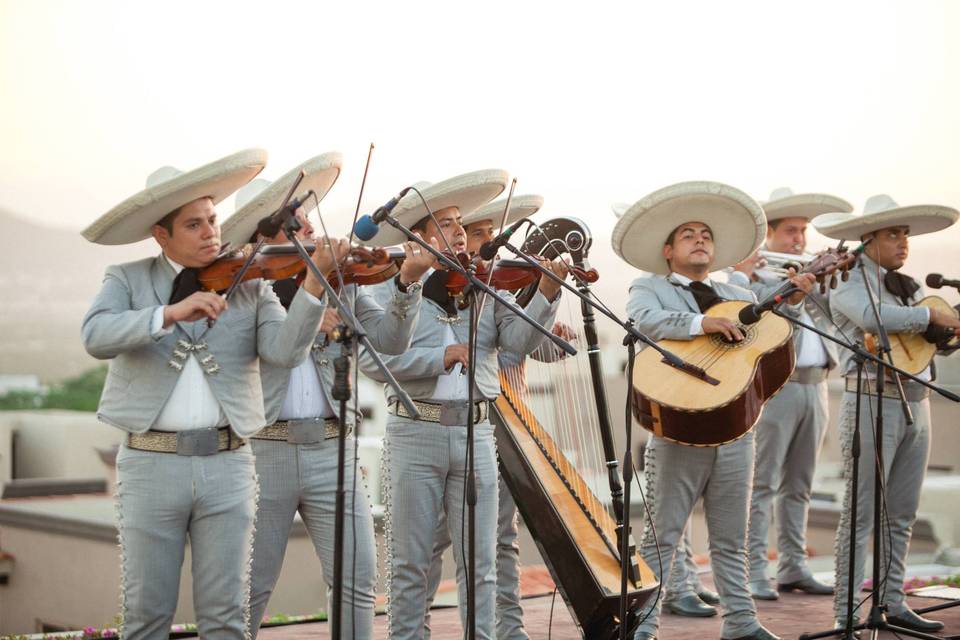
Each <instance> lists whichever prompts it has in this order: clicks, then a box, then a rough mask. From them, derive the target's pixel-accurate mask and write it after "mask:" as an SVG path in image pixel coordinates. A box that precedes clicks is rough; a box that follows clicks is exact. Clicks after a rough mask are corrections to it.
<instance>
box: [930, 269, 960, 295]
mask: <svg viewBox="0 0 960 640" xmlns="http://www.w3.org/2000/svg"><path fill="white" fill-rule="evenodd" d="M926 282H927V286H928V287H930V288H931V289H939V288H940V287H953V288H955V289H957V290H958V291H960V280H950V279H949V278H944V277H943V276H942V275H940V274H939V273H931V274H930V275H928V276H927V280H926Z"/></svg>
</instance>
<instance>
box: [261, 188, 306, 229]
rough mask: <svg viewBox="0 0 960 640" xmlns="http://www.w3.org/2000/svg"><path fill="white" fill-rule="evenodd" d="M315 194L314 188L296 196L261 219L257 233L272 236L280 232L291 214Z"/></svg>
mask: <svg viewBox="0 0 960 640" xmlns="http://www.w3.org/2000/svg"><path fill="white" fill-rule="evenodd" d="M313 195H315V194H314V191H313V189H311V190H310V191H307V192H306V193H305V194H303V195H302V196H300V197H298V198H294V199H293V200H291V201H290V202H288V203H287V205H286V206H285V207H281V208H280V209H277V210H276V211H274V212H273V213H272V214H270V215H269V216H267V217H266V218H263V219H261V220H260V222H258V223H257V233H259V234H260V235H261V236H263V237H264V238H272V237H273V236H275V235H277V234H278V233H280V228H281V227H283V225H284V223H285V222H286V221H287V220H289V219H290V216H292V215H293V214H294V212H295V211H296V210H297V209H299V208H300V207H302V206H303V203H305V202H306V201H307V199H308V198H310V197H311V196H313Z"/></svg>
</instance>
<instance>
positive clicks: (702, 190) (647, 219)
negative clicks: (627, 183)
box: [613, 181, 767, 275]
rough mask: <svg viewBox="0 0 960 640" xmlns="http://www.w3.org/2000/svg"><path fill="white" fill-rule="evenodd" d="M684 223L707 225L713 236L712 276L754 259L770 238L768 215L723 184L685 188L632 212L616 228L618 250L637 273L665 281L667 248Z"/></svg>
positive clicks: (661, 193) (664, 192) (658, 194)
mask: <svg viewBox="0 0 960 640" xmlns="http://www.w3.org/2000/svg"><path fill="white" fill-rule="evenodd" d="M685 222H702V223H703V224H705V225H707V226H709V227H710V229H711V230H712V231H713V240H714V262H713V265H711V267H710V268H711V270H713V271H715V270H719V269H724V268H726V267H730V266H733V265H735V264H737V263H738V262H742V261H743V260H744V259H746V258H747V257H749V256H750V254H752V253H753V252H754V251H756V250H757V248H758V247H759V246H760V245H761V243H763V239H764V236H765V234H766V232H767V221H766V219H765V218H764V216H763V209H761V208H760V205H759V204H758V203H757V201H756V200H754V199H753V198H751V197H750V196H749V195H747V194H746V193H744V192H743V191H740V190H739V189H736V188H734V187H731V186H729V185H726V184H721V183H719V182H706V181H697V182H681V183H679V184H674V185H671V186H669V187H664V188H663V189H659V190H657V191H654V192H653V193H651V194H650V195H648V196H646V197H645V198H643V199H642V200H640V201H638V202H636V203H634V204H633V205H632V206H631V207H630V208H629V209H627V211H626V212H624V214H623V216H622V217H621V218H620V219H619V220H618V221H617V224H616V226H614V228H613V250H614V251H615V252H616V254H617V255H618V256H620V257H621V258H623V259H624V260H625V261H626V262H627V263H628V264H630V265H633V266H634V267H636V268H638V269H642V270H643V271H649V272H651V273H657V274H662V275H666V274H667V273H669V272H670V267H669V265H668V264H667V261H666V260H665V259H664V258H663V244H664V242H666V240H667V237H668V236H669V235H670V232H671V231H673V230H674V229H676V228H677V227H678V226H680V225H681V224H683V223H685Z"/></svg>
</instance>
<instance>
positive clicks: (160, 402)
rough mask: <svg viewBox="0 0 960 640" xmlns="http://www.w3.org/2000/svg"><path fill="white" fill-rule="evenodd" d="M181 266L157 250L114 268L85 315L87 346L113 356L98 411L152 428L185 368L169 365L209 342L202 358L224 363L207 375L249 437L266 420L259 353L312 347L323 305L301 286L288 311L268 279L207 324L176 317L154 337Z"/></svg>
mask: <svg viewBox="0 0 960 640" xmlns="http://www.w3.org/2000/svg"><path fill="white" fill-rule="evenodd" d="M173 279H174V271H173V268H172V267H171V266H170V265H169V263H168V262H167V261H166V260H165V259H163V258H162V257H160V256H158V257H155V258H146V259H143V260H138V261H136V262H128V263H126V264H121V265H114V266H111V267H108V268H107V271H106V275H105V276H104V280H103V286H102V287H101V289H100V293H99V294H97V297H96V299H95V300H94V301H93V306H92V307H91V308H90V310H89V311H88V312H87V315H86V316H85V317H84V319H83V326H82V329H81V334H82V337H83V345H84V347H85V348H86V350H87V352H88V353H89V354H90V355H92V356H93V357H95V358H99V359H102V360H110V367H109V371H108V373H107V380H106V385H105V386H104V389H103V394H102V396H101V397H100V407H99V409H98V412H97V415H98V417H99V418H100V419H101V420H102V421H104V422H107V423H109V424H112V425H114V426H116V427H119V428H120V429H124V430H126V431H131V432H143V431H146V430H147V429H149V428H150V427H151V426H152V425H153V424H154V422H155V421H156V419H157V416H158V415H159V414H160V411H161V410H162V409H163V406H164V405H165V404H166V402H167V398H169V397H170V394H171V393H172V392H173V387H174V386H175V385H176V382H177V378H178V377H179V375H180V372H179V371H178V370H176V369H174V368H173V367H171V366H170V364H169V362H170V361H171V360H172V359H173V352H174V350H176V349H178V342H179V341H181V340H184V341H186V342H188V343H194V344H197V343H205V344H206V349H204V350H201V351H197V352H196V353H197V356H198V357H199V358H204V357H206V356H207V355H212V356H213V358H214V360H215V361H216V363H217V364H218V365H219V367H220V369H219V371H218V372H217V373H215V374H208V375H207V381H208V382H209V384H210V388H211V389H212V391H213V394H214V395H215V396H216V398H217V401H218V402H219V403H220V406H221V407H222V408H223V412H224V413H225V414H226V416H227V419H228V420H229V421H230V425H231V426H232V427H233V430H234V431H236V432H237V433H238V434H239V435H241V436H248V435H250V434H252V433H254V432H256V431H257V430H259V429H261V428H262V427H263V426H264V413H263V395H262V392H261V387H260V375H259V374H260V367H259V362H260V359H263V361H265V362H270V363H272V364H274V365H277V366H281V367H294V366H296V365H297V364H299V363H300V362H301V361H302V360H303V358H304V357H305V356H306V354H307V350H308V349H309V347H310V344H311V342H312V341H313V338H314V337H315V336H316V332H317V326H318V324H319V322H320V319H321V317H322V315H323V309H324V305H317V304H314V303H312V302H311V301H310V300H308V299H307V298H306V297H305V293H304V292H302V291H301V292H299V293H298V294H297V295H296V297H295V298H294V300H293V303H292V304H291V305H290V311H289V313H286V312H285V311H284V309H283V307H282V306H281V304H280V301H279V300H278V299H277V296H276V294H274V292H273V290H272V289H271V288H270V285H268V284H267V283H266V282H264V281H262V280H250V281H247V282H244V283H243V284H241V285H240V286H239V287H238V288H237V289H236V291H235V292H234V295H233V297H232V298H231V300H230V307H229V308H228V309H227V311H226V312H224V313H223V314H222V315H221V316H220V318H219V319H218V320H217V322H216V324H215V325H214V326H213V328H211V329H209V330H207V327H206V321H204V320H200V321H198V322H191V323H177V324H176V326H175V329H174V331H173V332H172V333H170V334H168V335H165V336H162V337H160V338H159V339H156V340H155V339H154V338H153V336H152V335H151V333H150V324H151V320H152V318H153V314H154V311H155V310H156V309H157V308H158V307H160V306H163V305H165V304H166V303H167V300H169V299H170V292H171V289H172V286H173Z"/></svg>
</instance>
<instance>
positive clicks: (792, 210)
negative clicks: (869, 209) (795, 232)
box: [763, 193, 853, 222]
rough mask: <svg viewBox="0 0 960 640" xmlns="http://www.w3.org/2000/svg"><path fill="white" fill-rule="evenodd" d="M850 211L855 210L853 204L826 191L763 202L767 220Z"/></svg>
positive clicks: (809, 218) (811, 216)
mask: <svg viewBox="0 0 960 640" xmlns="http://www.w3.org/2000/svg"><path fill="white" fill-rule="evenodd" d="M850 211H853V205H851V204H850V203H849V202H847V201H846V200H844V199H843V198H838V197H836V196H831V195H827V194H825V193H798V194H796V195H792V196H787V197H786V198H777V199H776V200H771V201H769V202H766V203H764V204H763V212H764V214H766V216H767V222H772V221H773V220H782V219H783V218H806V219H807V220H812V219H813V218H816V217H817V216H819V215H823V214H824V213H835V212H842V213H849V212H850Z"/></svg>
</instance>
